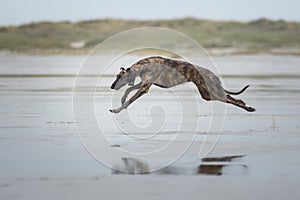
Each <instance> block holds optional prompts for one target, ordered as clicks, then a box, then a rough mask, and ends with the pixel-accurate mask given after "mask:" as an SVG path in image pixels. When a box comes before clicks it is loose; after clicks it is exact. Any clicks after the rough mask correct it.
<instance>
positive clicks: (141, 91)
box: [109, 83, 151, 113]
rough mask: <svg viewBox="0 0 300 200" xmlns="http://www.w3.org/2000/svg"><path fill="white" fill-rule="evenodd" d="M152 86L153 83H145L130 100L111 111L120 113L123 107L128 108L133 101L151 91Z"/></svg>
mask: <svg viewBox="0 0 300 200" xmlns="http://www.w3.org/2000/svg"><path fill="white" fill-rule="evenodd" d="M150 86H151V83H147V84H144V85H143V86H141V88H140V89H139V90H138V91H137V92H136V93H135V94H134V95H133V96H132V97H131V98H130V99H129V100H128V101H126V102H125V103H123V104H122V106H121V107H119V108H117V109H110V110H109V111H110V112H112V113H119V112H121V111H122V110H123V109H126V108H127V107H128V106H129V105H130V104H131V103H133V102H134V101H135V100H137V99H138V98H139V97H141V96H142V95H143V94H145V93H147V92H148V91H149V88H150Z"/></svg>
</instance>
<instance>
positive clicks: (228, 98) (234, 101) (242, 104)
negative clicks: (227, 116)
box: [226, 95, 255, 112]
mask: <svg viewBox="0 0 300 200" xmlns="http://www.w3.org/2000/svg"><path fill="white" fill-rule="evenodd" d="M226 103H231V104H233V105H235V106H238V107H240V108H243V109H245V110H247V111H248V112H254V111H255V108H252V107H249V106H246V103H245V102H244V101H242V100H240V99H235V98H233V97H231V96H230V95H226Z"/></svg>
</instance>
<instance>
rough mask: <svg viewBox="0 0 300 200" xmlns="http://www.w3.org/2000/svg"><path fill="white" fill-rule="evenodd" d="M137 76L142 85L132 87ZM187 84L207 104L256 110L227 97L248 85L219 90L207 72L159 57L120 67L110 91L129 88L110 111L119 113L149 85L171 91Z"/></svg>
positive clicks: (214, 78)
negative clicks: (192, 87) (130, 94)
mask: <svg viewBox="0 0 300 200" xmlns="http://www.w3.org/2000/svg"><path fill="white" fill-rule="evenodd" d="M138 76H139V77H140V78H141V82H140V83H138V84H136V85H134V81H135V78H136V77H138ZM186 82H193V83H194V84H195V85H196V86H197V88H198V90H199V92H200V94H201V96H202V98H203V99H205V100H207V101H210V100H218V101H222V102H225V103H231V104H233V105H235V106H238V107H241V108H243V109H245V110H247V111H248V112H253V111H255V109H254V108H252V107H249V106H247V105H246V104H245V102H243V101H242V100H239V99H235V98H233V97H231V96H230V94H231V95H238V94H241V93H242V92H244V91H245V90H246V89H247V88H248V87H249V85H247V86H246V87H244V88H243V89H242V90H241V91H239V92H230V91H227V90H225V89H224V88H223V87H222V84H221V81H220V80H219V78H218V77H217V76H216V75H215V74H214V73H212V72H211V71H210V70H208V69H205V68H202V67H199V66H197V65H193V64H191V63H188V62H185V61H179V60H172V59H169V58H163V57H159V56H157V57H149V58H145V59H142V60H140V61H138V62H136V63H135V64H133V65H132V66H131V67H130V68H127V69H124V68H121V71H120V72H119V73H118V74H117V78H116V80H115V81H114V82H113V84H112V85H111V89H115V90H118V89H120V88H121V87H123V86H125V85H126V84H128V85H131V86H132V87H130V88H128V89H127V90H126V91H125V93H124V95H123V97H122V100H121V103H122V106H121V107H119V108H117V109H111V110H109V111H110V112H112V113H119V112H120V111H121V110H123V109H126V108H127V107H128V106H129V105H130V104H131V103H132V102H134V101H135V100H136V99H138V98H139V97H141V96H142V95H143V94H145V93H147V92H148V91H149V88H150V87H151V85H156V86H158V87H162V88H170V87H173V86H176V85H179V84H183V83H186ZM137 89H138V91H137V92H136V93H135V94H134V95H133V96H132V97H131V98H130V99H129V100H128V101H126V98H127V96H128V94H129V93H130V92H131V91H133V90H137Z"/></svg>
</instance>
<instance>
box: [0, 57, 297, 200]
mask: <svg viewBox="0 0 300 200" xmlns="http://www.w3.org/2000/svg"><path fill="white" fill-rule="evenodd" d="M85 59H86V58H85V56H81V55H77V56H70V55H69V56H68V55H64V56H59V55H52V56H41V55H17V54H1V55H0V94H1V98H0V105H1V109H0V159H1V164H0V168H1V170H0V199H83V198H85V199H174V200H175V199H183V198H187V199H200V198H203V199H267V198H270V199H298V198H299V196H300V192H299V191H298V190H297V187H298V186H299V184H300V173H299V169H298V168H299V165H300V137H299V136H300V135H299V130H300V120H299V119H300V93H299V85H300V79H299V78H300V66H299V65H300V57H297V56H288V55H285V56H280V55H263V54H262V55H231V56H219V57H214V58H213V61H214V63H215V65H216V67H215V68H214V70H216V71H217V73H218V75H220V77H222V82H223V84H224V87H225V88H226V89H228V90H229V89H230V90H232V91H237V90H239V89H241V88H242V87H244V86H245V85H247V84H250V85H251V86H250V87H249V89H247V90H246V91H245V92H244V93H243V94H241V95H240V96H238V97H237V98H241V99H243V100H244V101H245V102H247V104H249V105H250V106H253V107H255V108H256V112H254V113H248V112H246V111H244V110H242V109H240V108H237V107H234V106H232V105H228V104H226V105H225V104H223V103H219V102H206V101H205V100H203V99H201V97H200V95H199V94H198V93H197V90H196V87H194V86H192V85H191V84H188V85H187V86H182V87H181V86H180V87H176V88H174V89H173V90H164V89H160V88H157V87H156V88H155V87H152V88H151V89H150V91H149V93H148V94H147V95H145V96H143V97H141V98H140V99H139V100H138V101H136V102H134V103H133V105H131V106H130V107H129V108H128V109H127V110H126V111H122V113H123V114H120V115H114V114H111V113H110V112H109V111H108V110H109V109H111V107H112V106H118V105H119V103H120V102H119V101H120V98H121V95H122V94H123V93H124V91H125V89H124V88H123V89H121V90H119V91H113V90H111V89H110V88H109V87H110V84H111V83H112V82H113V81H114V79H115V74H116V73H117V72H118V70H119V68H120V65H124V66H126V65H128V64H130V63H133V62H134V61H137V60H138V59H139V56H137V55H135V56H134V55H131V56H129V57H126V56H124V59H123V60H122V61H120V62H116V63H118V65H112V66H110V67H109V68H108V69H107V70H106V71H105V72H106V73H105V74H95V73H93V72H90V73H86V74H84V76H83V77H82V79H83V80H84V84H85V85H83V86H82V87H80V88H79V89H78V90H77V89H74V85H76V81H77V80H78V79H76V76H77V75H78V72H80V68H81V66H82V64H83V63H84V61H85ZM195 60H196V61H197V63H200V64H202V65H203V66H208V65H209V64H208V63H206V62H207V60H206V59H203V58H195ZM99 65H100V64H99ZM97 77H101V79H99V78H98V79H99V81H98V84H99V85H98V86H97V87H96V89H94V90H93V91H94V99H95V104H94V108H95V111H94V112H95V116H96V117H95V119H96V121H86V119H85V118H84V116H82V115H80V113H77V112H74V102H75V103H76V101H74V92H75V93H76V95H78V97H81V96H82V97H83V99H82V101H81V99H79V100H80V101H78V102H77V103H78V105H83V106H84V103H85V101H84V100H85V99H84V97H86V96H87V95H88V92H89V91H90V89H89V88H92V87H94V86H91V85H89V80H91V79H94V78H97ZM176 98H177V99H178V98H179V99H180V101H177V100H176ZM77 100H78V99H77ZM175 100H176V101H175ZM195 102H196V103H197V108H198V110H196V111H195V110H194V111H193V112H195V113H192V114H191V113H190V112H188V111H183V109H182V108H185V106H190V105H194V104H195ZM178 105H180V106H181V107H180V106H178ZM159 106H161V107H159ZM75 108H76V106H75ZM191 112H192V111H191ZM124 113H127V114H128V115H129V116H130V118H128V116H127V115H125V114H124ZM81 117H82V118H81ZM77 119H79V120H77ZM129 119H130V120H129ZM184 120H186V121H184ZM214 120H216V122H219V123H220V124H218V125H216V126H214V124H213V123H212V124H210V122H214ZM161 121H164V123H163V127H162V128H161V129H159V131H158V132H157V130H158V129H157V127H155V125H156V124H155V123H157V124H159V122H161ZM152 122H153V123H152ZM182 122H188V123H190V124H187V123H184V125H187V126H188V128H191V129H193V130H192V131H186V130H183V131H181V132H180V137H175V136H176V134H178V132H177V131H178V130H179V129H180V128H182V124H183V123H182ZM132 123H133V124H135V123H136V127H149V128H142V129H138V128H136V129H131V125H132ZM151 123H152V124H151ZM129 125H130V126H129ZM94 126H102V128H101V131H100V133H105V137H106V138H109V139H110V142H111V145H108V142H107V141H104V140H103V141H102V140H100V139H99V140H98V139H97V140H93V137H98V135H96V136H95V135H92V133H93V134H94V132H93V131H95V130H94V129H93V127H94ZM158 128H160V127H158ZM183 128H184V127H183ZM152 129H153V130H154V131H152ZM122 130H125V132H126V133H127V134H124V132H123V131H122ZM137 130H138V131H137ZM141 130H143V131H144V132H143V131H141ZM180 130H181V129H180ZM151 131H152V132H151ZM155 131H156V132H155ZM89 134H91V135H89ZM89 137H91V140H89V139H90V138H89ZM148 137H149V138H151V139H147V138H148ZM174 138H175V139H174ZM191 138H192V140H191ZM205 139H206V144H207V145H208V146H207V147H208V148H209V149H210V150H209V151H207V152H205V157H204V158H203V157H201V156H199V154H201V153H199V151H200V150H199V149H200V147H201V145H203V141H204V140H205ZM170 140H171V141H173V142H172V146H170V151H171V152H172V151H174V152H176V153H177V154H176V155H175V156H174V155H171V154H169V153H166V154H155V155H160V156H156V157H153V158H151V159H152V160H147V159H143V156H140V157H142V159H140V158H134V157H132V158H130V160H128V158H125V159H127V161H128V162H130V164H131V165H133V166H134V167H130V169H129V167H128V165H127V166H126V164H125V165H124V163H125V161H124V159H123V160H121V159H119V158H117V157H114V154H113V153H111V151H102V152H103V154H105V156H103V159H110V158H111V160H109V162H110V163H109V164H111V165H113V166H114V169H111V168H110V167H108V166H107V163H103V162H102V161H101V160H99V159H98V160H97V158H98V157H97V156H93V155H91V154H92V153H91V151H93V149H96V150H95V152H98V151H97V150H98V149H97V148H99V152H101V150H102V149H101V148H103V149H104V146H105V145H106V146H105V149H109V150H110V149H118V148H124V149H126V150H128V151H131V152H141V153H145V152H148V151H149V152H152V151H155V150H157V149H160V148H162V147H164V146H165V145H166V144H167V143H168V142H169V141H170ZM89 141H91V142H93V143H91V144H90V145H91V146H89V145H87V143H85V142H89ZM99 141H100V142H99ZM141 141H142V142H141ZM102 142H103V143H102ZM184 145H186V146H184ZM90 147H91V148H90ZM185 147H188V148H187V149H185ZM202 147H203V146H202ZM179 148H183V149H185V151H184V152H182V155H181V154H180V152H179V151H178V152H177V151H176V150H177V149H179ZM110 153H111V154H110ZM174 154H175V153H174ZM98 156H99V157H101V156H102V154H101V153H99V155H98ZM205 158H206V159H205ZM165 162H170V165H167V164H165ZM162 165H164V166H166V167H165V168H162V169H159V170H154V168H153V167H152V166H162ZM145 169H147V170H146V172H147V173H143V174H139V172H144V170H145Z"/></svg>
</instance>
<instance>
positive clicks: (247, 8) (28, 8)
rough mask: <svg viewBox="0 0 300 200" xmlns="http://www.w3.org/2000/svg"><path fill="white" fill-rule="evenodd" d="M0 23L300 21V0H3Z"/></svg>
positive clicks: (0, 1)
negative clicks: (120, 20)
mask: <svg viewBox="0 0 300 200" xmlns="http://www.w3.org/2000/svg"><path fill="white" fill-rule="evenodd" d="M0 3H1V4H0V25H18V24H22V23H30V22H37V21H60V20H70V21H78V20H86V19H98V18H107V17H112V18H122V19H172V18H181V17H197V18H205V19H213V20H239V21H250V20H254V19H258V18H262V17H266V18H270V19H275V20H277V19H284V20H292V21H300V1H299V0H173V1H164V0H146V1H143V0H0Z"/></svg>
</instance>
